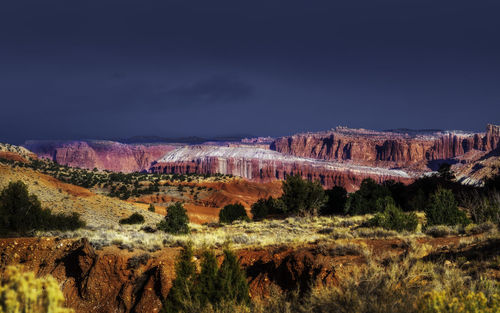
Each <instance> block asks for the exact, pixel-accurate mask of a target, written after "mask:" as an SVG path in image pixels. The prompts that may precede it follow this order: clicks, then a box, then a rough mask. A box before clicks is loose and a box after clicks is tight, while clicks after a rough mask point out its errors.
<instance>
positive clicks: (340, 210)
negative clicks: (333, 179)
mask: <svg viewBox="0 0 500 313" xmlns="http://www.w3.org/2000/svg"><path fill="white" fill-rule="evenodd" d="M325 194H326V196H327V199H328V200H327V201H326V203H325V205H323V207H322V208H321V210H320V213H321V215H333V214H345V204H346V202H347V190H345V188H344V187H341V186H334V187H333V188H331V189H328V190H325Z"/></svg>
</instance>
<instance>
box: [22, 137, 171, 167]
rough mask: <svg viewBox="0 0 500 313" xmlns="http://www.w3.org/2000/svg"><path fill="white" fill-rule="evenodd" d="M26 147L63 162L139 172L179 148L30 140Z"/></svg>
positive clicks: (111, 142) (98, 142)
mask: <svg viewBox="0 0 500 313" xmlns="http://www.w3.org/2000/svg"><path fill="white" fill-rule="evenodd" d="M25 147H27V148H28V149H30V150H31V151H33V152H35V153H36V154H37V155H38V156H39V157H42V158H48V159H51V160H53V161H55V162H57V163H59V164H63V165H68V166H73V167H81V168H87V169H93V168H97V169H100V170H110V171H114V172H124V173H127V172H138V171H144V170H147V169H149V167H150V165H151V163H152V162H154V161H155V160H158V159H159V158H161V157H162V156H163V155H164V154H165V153H167V152H168V151H171V150H173V149H175V147H174V146H172V145H166V144H151V145H142V144H141V145H134V144H122V143H118V142H113V141H28V142H26V143H25Z"/></svg>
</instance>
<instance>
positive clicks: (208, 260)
mask: <svg viewBox="0 0 500 313" xmlns="http://www.w3.org/2000/svg"><path fill="white" fill-rule="evenodd" d="M175 268H176V278H175V279H174V281H173V283H172V288H171V289H170V292H169V294H168V296H167V298H166V299H165V302H164V305H163V309H162V312H164V313H170V312H172V313H173V312H200V311H202V310H203V309H204V308H206V307H207V306H212V307H215V308H217V307H219V306H220V305H222V304H223V303H234V304H243V305H249V304H250V297H249V289H248V283H247V281H246V277H245V273H244V272H243V271H242V270H241V268H240V266H239V263H238V260H237V259H236V256H235V255H234V253H233V252H232V251H230V250H228V249H225V250H224V261H223V262H222V264H221V266H220V268H219V267H218V266H217V259H216V257H215V253H214V252H213V251H209V250H207V251H204V252H203V255H202V260H201V271H200V273H199V274H198V273H196V265H195V263H194V262H193V249H192V246H191V245H189V244H188V245H187V246H186V247H185V248H184V249H183V250H182V251H181V254H180V255H179V257H178V259H177V262H176V265H175Z"/></svg>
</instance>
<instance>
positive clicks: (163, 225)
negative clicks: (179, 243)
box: [157, 202, 189, 234]
mask: <svg viewBox="0 0 500 313" xmlns="http://www.w3.org/2000/svg"><path fill="white" fill-rule="evenodd" d="M188 224H189V217H188V216H187V212H186V209H184V207H183V206H182V203H180V202H176V203H175V204H174V205H171V206H169V207H168V208H167V215H166V216H165V218H164V219H163V220H162V221H161V222H160V223H159V224H158V225H157V228H158V229H159V230H162V231H164V232H166V233H171V234H187V233H189V225H188Z"/></svg>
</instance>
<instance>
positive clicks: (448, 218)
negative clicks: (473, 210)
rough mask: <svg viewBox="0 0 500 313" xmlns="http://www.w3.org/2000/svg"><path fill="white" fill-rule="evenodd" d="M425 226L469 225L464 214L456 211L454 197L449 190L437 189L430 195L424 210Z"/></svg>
mask: <svg viewBox="0 0 500 313" xmlns="http://www.w3.org/2000/svg"><path fill="white" fill-rule="evenodd" d="M425 217H426V218H427V225H458V224H462V225H466V224H468V223H469V220H468V218H467V216H466V215H465V212H463V211H461V210H459V209H458V204H457V201H456V200H455V196H454V195H453V193H452V192H451V190H449V189H438V190H437V191H436V192H435V193H434V194H432V195H431V197H430V199H429V203H428V205H427V208H426V209H425Z"/></svg>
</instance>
